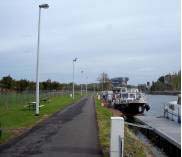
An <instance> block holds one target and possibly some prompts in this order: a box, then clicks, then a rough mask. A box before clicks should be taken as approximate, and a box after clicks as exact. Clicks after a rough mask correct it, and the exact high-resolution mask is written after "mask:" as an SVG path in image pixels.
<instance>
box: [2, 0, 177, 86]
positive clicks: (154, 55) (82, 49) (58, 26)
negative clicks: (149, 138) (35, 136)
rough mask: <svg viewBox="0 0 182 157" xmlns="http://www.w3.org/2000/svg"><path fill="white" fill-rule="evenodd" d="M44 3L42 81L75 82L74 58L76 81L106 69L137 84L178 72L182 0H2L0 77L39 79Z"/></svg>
mask: <svg viewBox="0 0 182 157" xmlns="http://www.w3.org/2000/svg"><path fill="white" fill-rule="evenodd" d="M42 3H48V4H49V5H50V8H49V9H48V10H42V16H41V17H42V19H41V20H42V21H41V46H40V79H41V80H47V79H48V78H50V79H52V80H57V81H60V82H71V81H72V60H73V58H74V57H78V58H79V60H78V62H77V63H76V76H75V77H76V82H77V83H80V82H83V81H84V80H85V76H86V75H87V76H88V81H89V82H95V81H96V79H97V77H98V75H99V74H100V73H101V72H106V73H108V75H109V77H110V78H112V77H118V76H127V77H129V78H130V81H129V83H130V84H138V83H145V82H146V81H152V80H156V79H157V78H158V77H159V76H161V75H163V74H166V73H169V72H177V71H178V70H180V0H152V1H151V0H150V1H149V0H49V1H48V0H47V1H38V0H36V1H32V0H26V1H25V0H3V1H1V5H0V19H1V20H0V77H2V76H4V75H8V74H10V75H11V76H13V77H14V78H16V79H20V78H26V79H29V80H35V65H36V64H35V63H36V46H37V22H38V5H39V4H42ZM81 70H83V71H84V76H83V77H81V72H80V71H81Z"/></svg>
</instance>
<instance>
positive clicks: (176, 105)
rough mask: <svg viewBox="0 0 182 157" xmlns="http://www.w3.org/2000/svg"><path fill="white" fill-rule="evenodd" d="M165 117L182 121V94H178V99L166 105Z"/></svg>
mask: <svg viewBox="0 0 182 157" xmlns="http://www.w3.org/2000/svg"><path fill="white" fill-rule="evenodd" d="M164 117H165V118H167V119H170V120H172V121H176V122H178V123H181V95H178V100H176V101H171V102H168V103H166V104H165V105H164Z"/></svg>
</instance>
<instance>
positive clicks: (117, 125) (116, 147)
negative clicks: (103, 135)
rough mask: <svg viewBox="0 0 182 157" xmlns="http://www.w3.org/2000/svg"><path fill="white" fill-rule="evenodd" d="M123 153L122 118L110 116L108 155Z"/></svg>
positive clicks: (121, 156)
mask: <svg viewBox="0 0 182 157" xmlns="http://www.w3.org/2000/svg"><path fill="white" fill-rule="evenodd" d="M123 155H124V118H122V117H111V139H110V157H123Z"/></svg>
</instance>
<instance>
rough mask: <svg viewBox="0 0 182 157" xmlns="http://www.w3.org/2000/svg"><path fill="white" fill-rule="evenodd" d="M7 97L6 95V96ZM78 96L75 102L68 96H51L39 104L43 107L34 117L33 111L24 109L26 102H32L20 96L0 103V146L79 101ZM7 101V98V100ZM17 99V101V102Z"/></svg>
mask: <svg viewBox="0 0 182 157" xmlns="http://www.w3.org/2000/svg"><path fill="white" fill-rule="evenodd" d="M7 97H8V95H7ZM80 98H81V96H80V95H75V100H74V101H73V99H72V98H71V97H70V96H69V95H61V96H51V97H49V99H50V101H49V102H41V105H43V107H41V108H40V115H39V116H35V111H34V110H29V109H28V108H26V107H25V105H27V103H28V102H30V101H32V100H31V99H30V98H29V97H28V99H25V98H23V100H21V96H19V97H18V98H15V97H12V96H10V98H9V99H11V100H9V101H8V103H7V102H6V101H4V104H3V101H1V102H0V128H1V129H2V132H1V135H0V144H1V143H5V142H6V141H8V140H9V139H11V138H13V137H15V136H18V135H20V134H22V133H23V132H24V131H26V130H27V129H30V128H31V127H33V126H34V125H35V124H37V123H38V122H40V121H42V120H44V119H46V118H47V117H49V116H51V115H52V114H53V113H55V112H56V111H59V110H61V109H63V108H65V107H67V106H68V105H70V104H72V103H74V102H76V101H78V100H80ZM7 99H8V98H7ZM17 99H19V101H17Z"/></svg>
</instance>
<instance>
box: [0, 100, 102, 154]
mask: <svg viewBox="0 0 182 157" xmlns="http://www.w3.org/2000/svg"><path fill="white" fill-rule="evenodd" d="M29 156H31V157H101V156H102V153H101V149H100V147H99V141H98V132H97V124H96V116H95V106H94V101H93V99H92V98H91V97H88V98H84V99H82V100H81V101H80V102H79V103H76V104H73V105H71V106H69V107H67V108H66V109H65V110H63V111H60V112H57V113H56V114H54V115H53V116H52V117H50V118H48V119H47V120H45V121H44V122H43V123H42V124H40V125H39V126H38V127H37V128H36V129H34V130H33V131H32V132H30V133H29V134H28V135H27V136H25V137H24V138H23V139H21V140H19V141H17V142H16V143H15V144H14V145H12V146H11V147H9V148H7V149H5V150H3V151H2V152H0V157H29Z"/></svg>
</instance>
